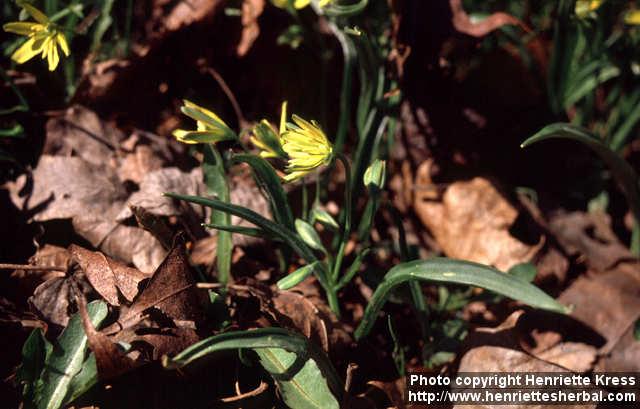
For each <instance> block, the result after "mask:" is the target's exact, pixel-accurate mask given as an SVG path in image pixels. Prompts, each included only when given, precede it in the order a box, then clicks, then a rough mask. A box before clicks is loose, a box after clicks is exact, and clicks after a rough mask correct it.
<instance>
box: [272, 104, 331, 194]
mask: <svg viewBox="0 0 640 409" xmlns="http://www.w3.org/2000/svg"><path fill="white" fill-rule="evenodd" d="M293 122H294V124H287V130H286V132H284V134H283V135H282V136H281V138H282V149H283V150H284V151H285V152H286V153H287V155H288V156H289V162H288V164H287V168H286V171H287V175H286V176H285V177H284V180H285V182H291V181H294V180H297V179H300V178H301V177H303V176H305V175H306V174H307V173H309V172H311V171H312V170H314V169H316V168H318V167H319V166H321V165H326V164H328V163H329V162H330V161H331V159H332V158H333V146H331V143H330V142H329V140H328V139H327V137H326V136H325V134H324V132H322V129H320V126H318V124H317V123H316V122H315V121H311V122H308V121H305V120H304V119H302V118H300V117H299V116H297V115H294V116H293Z"/></svg>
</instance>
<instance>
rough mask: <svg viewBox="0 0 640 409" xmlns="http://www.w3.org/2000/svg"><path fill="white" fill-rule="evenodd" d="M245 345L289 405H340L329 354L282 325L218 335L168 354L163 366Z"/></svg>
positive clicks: (305, 408)
mask: <svg viewBox="0 0 640 409" xmlns="http://www.w3.org/2000/svg"><path fill="white" fill-rule="evenodd" d="M241 348H248V349H253V350H254V351H255V352H256V353H257V354H258V356H259V357H260V361H261V364H262V365H263V367H264V368H265V369H266V370H267V371H268V372H269V373H270V374H271V376H272V377H273V378H274V380H275V382H276V383H277V384H278V387H279V389H280V392H281V394H282V397H283V399H284V401H285V403H286V404H287V405H288V406H289V407H292V408H300V409H324V408H336V409H337V408H339V404H338V400H336V395H338V396H339V394H340V393H341V390H340V382H339V380H338V377H337V375H336V374H335V369H334V368H333V366H332V365H331V363H330V362H329V360H328V359H327V357H326V355H325V354H324V353H323V352H322V351H319V350H317V349H316V348H315V346H314V345H313V344H311V343H310V342H309V340H308V339H306V338H304V337H302V336H301V335H298V334H295V333H292V332H290V331H287V330H285V329H282V328H260V329H256V330H251V331H234V332H227V333H224V334H219V335H215V336H212V337H209V338H207V339H204V340H202V341H200V342H198V343H196V344H194V345H192V346H190V347H189V348H187V349H185V350H184V351H182V352H181V353H179V354H178V355H176V356H175V357H173V358H168V357H164V358H163V365H164V366H165V367H166V368H171V369H176V368H180V367H183V366H185V365H187V364H189V363H191V362H193V361H195V360H196V359H198V358H202V357H204V356H206V355H209V354H212V353H214V352H217V351H222V350H229V349H241Z"/></svg>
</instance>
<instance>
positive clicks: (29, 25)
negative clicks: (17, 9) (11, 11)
mask: <svg viewBox="0 0 640 409" xmlns="http://www.w3.org/2000/svg"><path fill="white" fill-rule="evenodd" d="M2 29H3V30H4V31H7V32H9V33H14V34H19V35H23V36H28V35H30V34H33V33H36V32H38V31H42V30H44V29H45V26H43V25H42V24H38V23H33V22H31V21H20V22H13V23H7V24H5V25H3V26H2Z"/></svg>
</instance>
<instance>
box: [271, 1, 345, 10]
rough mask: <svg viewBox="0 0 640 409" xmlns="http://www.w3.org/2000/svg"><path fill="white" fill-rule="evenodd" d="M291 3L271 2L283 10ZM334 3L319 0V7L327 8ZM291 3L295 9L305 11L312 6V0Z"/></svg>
mask: <svg viewBox="0 0 640 409" xmlns="http://www.w3.org/2000/svg"><path fill="white" fill-rule="evenodd" d="M289 1H290V0H271V2H272V3H273V5H274V6H276V7H280V8H281V9H286V8H287V6H288V5H289ZM332 1H333V0H319V1H318V6H320V7H325V6H327V5H328V4H329V3H331V2H332ZM291 3H293V7H294V8H295V9H303V8H305V7H307V6H308V5H309V4H311V0H293V1H291Z"/></svg>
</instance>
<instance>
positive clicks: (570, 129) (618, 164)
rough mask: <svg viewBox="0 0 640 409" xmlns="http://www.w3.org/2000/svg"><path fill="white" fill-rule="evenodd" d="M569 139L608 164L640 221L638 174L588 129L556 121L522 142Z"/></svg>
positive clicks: (524, 143)
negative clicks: (580, 144)
mask: <svg viewBox="0 0 640 409" xmlns="http://www.w3.org/2000/svg"><path fill="white" fill-rule="evenodd" d="M553 138H556V139H570V140H574V141H578V142H581V143H583V144H585V145H586V146H587V147H588V148H589V149H591V150H592V151H594V152H595V153H596V154H598V156H600V158H601V159H602V160H603V161H604V162H605V163H606V164H607V166H609V168H610V169H611V173H612V174H613V176H614V178H615V179H616V181H617V182H618V185H620V188H621V189H622V192H623V193H624V194H625V196H626V197H627V200H628V201H629V207H630V208H631V211H632V212H633V215H634V217H635V219H636V222H638V223H640V186H639V185H638V174H637V173H636V172H635V171H634V170H633V168H632V167H631V165H629V164H628V163H627V162H626V161H625V160H624V159H623V158H621V157H620V156H619V155H618V154H617V153H615V152H614V151H612V150H611V149H609V148H608V147H607V146H606V145H605V144H603V143H602V142H601V141H600V140H599V139H598V137H596V136H595V135H594V134H592V133H591V132H589V131H588V130H586V129H584V128H581V127H578V126H574V125H570V124H566V123H556V124H551V125H548V126H545V127H544V128H542V129H541V130H540V131H538V133H536V134H535V135H533V136H532V137H530V138H529V139H527V140H526V141H524V142H523V143H522V145H521V146H522V147H523V148H525V147H527V146H529V145H532V144H534V143H537V142H540V141H544V140H545V139H553Z"/></svg>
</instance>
